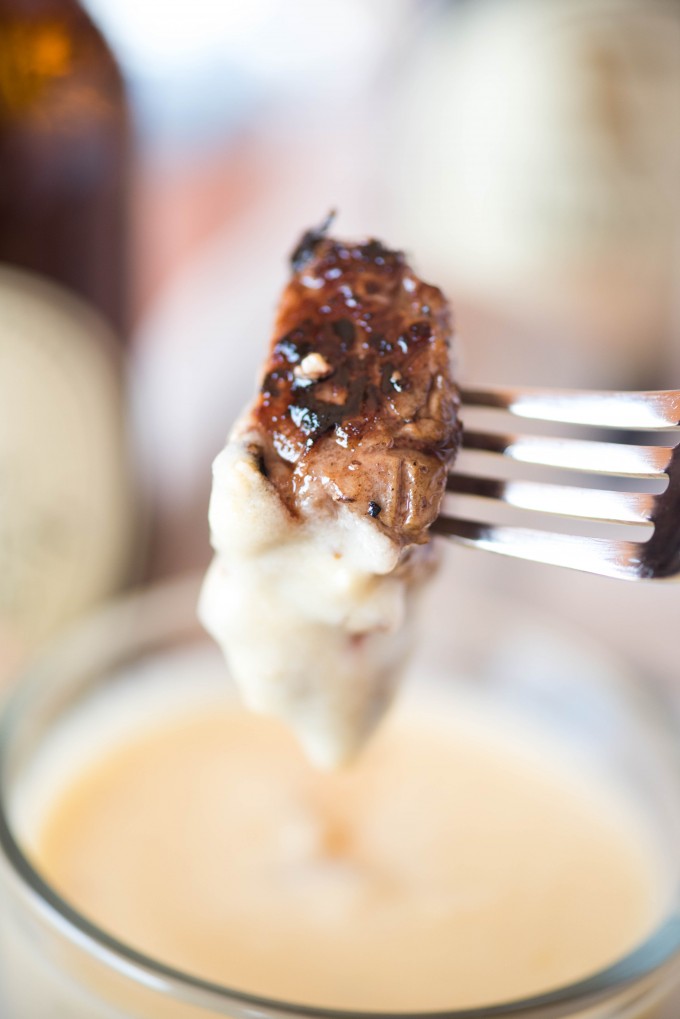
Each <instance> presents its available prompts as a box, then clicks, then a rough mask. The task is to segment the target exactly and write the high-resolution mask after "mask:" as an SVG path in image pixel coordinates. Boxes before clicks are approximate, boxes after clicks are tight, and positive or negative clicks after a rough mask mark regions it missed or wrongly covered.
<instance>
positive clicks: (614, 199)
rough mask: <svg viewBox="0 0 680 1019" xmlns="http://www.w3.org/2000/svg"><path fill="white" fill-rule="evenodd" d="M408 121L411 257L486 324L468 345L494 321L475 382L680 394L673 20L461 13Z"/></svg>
mask: <svg viewBox="0 0 680 1019" xmlns="http://www.w3.org/2000/svg"><path fill="white" fill-rule="evenodd" d="M396 114H397V117H396V120H397V121H398V123H397V125H396V128H395V130H394V147H393V151H395V150H396V156H395V158H394V159H393V165H394V166H395V176H394V188H393V202H394V214H395V217H396V218H397V219H398V220H399V221H400V223H401V228H402V234H403V238H404V243H406V244H407V246H409V247H410V248H412V249H413V250H414V251H417V252H418V254H419V262H420V263H423V262H424V263H425V266H426V268H427V270H428V271H429V272H430V275H431V276H432V277H433V278H435V279H437V280H438V282H441V283H443V284H448V285H449V287H450V289H451V292H452V296H453V299H454V302H455V301H456V298H457V299H458V303H459V304H460V306H461V309H462V314H463V318H464V319H465V317H466V315H467V314H468V312H467V311H466V309H467V308H468V306H469V307H470V308H472V309H474V312H470V313H469V316H470V322H471V330H472V332H474V328H475V323H478V322H479V321H480V318H483V317H484V316H486V327H485V328H482V329H481V332H480V340H481V342H480V344H479V345H477V344H474V343H468V345H467V350H466V354H467V362H468V374H474V375H475V376H476V377H477V378H479V377H480V376H481V375H482V374H483V375H484V376H486V377H487V378H488V379H489V380H491V379H495V380H499V379H504V380H511V379H512V380H514V381H524V382H529V381H535V382H540V383H542V384H550V383H552V384H555V385H559V384H577V385H592V386H597V385H604V386H610V387H612V386H627V385H631V386H635V385H645V384H651V385H668V386H670V385H677V384H680V377H678V376H677V374H676V377H675V379H674V381H673V379H671V378H670V377H669V375H671V374H673V372H672V370H671V369H670V368H669V365H670V364H671V363H672V360H673V357H672V351H671V350H670V349H669V348H670V347H671V346H672V344H673V337H672V332H673V313H672V307H673V301H674V293H675V294H676V296H675V300H676V301H677V289H678V288H679V287H680V270H679V264H678V263H679V248H680V244H679V238H680V131H679V130H678V128H679V127H680V7H679V6H678V5H677V4H674V3H670V2H664V0H475V2H474V3H466V4H463V5H461V4H456V5H455V6H452V7H451V9H450V11H446V12H445V13H444V15H443V16H442V20H441V22H439V23H438V24H436V25H435V26H433V31H432V32H431V34H430V37H429V38H428V39H427V40H426V42H425V44H424V46H423V47H422V49H421V51H420V53H419V54H418V56H417V58H416V59H415V61H414V66H413V70H412V72H411V73H409V74H407V76H406V81H405V83H404V85H403V88H400V89H399V90H398V100H397V109H396ZM480 309H484V312H483V314H482V315H480ZM494 318H495V321H496V325H495V331H494V327H491V328H489V326H488V322H489V321H490V320H491V321H492V320H493V319H494ZM510 323H513V324H514V326H513V327H511V325H510ZM512 328H514V332H512ZM676 329H677V321H676ZM675 342H676V343H680V337H676V338H675ZM676 367H677V366H676Z"/></svg>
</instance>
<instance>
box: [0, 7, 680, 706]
mask: <svg viewBox="0 0 680 1019" xmlns="http://www.w3.org/2000/svg"><path fill="white" fill-rule="evenodd" d="M88 15H89V16H90V17H91V18H92V19H93V22H94V23H95V24H96V25H97V26H99V28H100V29H101V31H102V33H103V36H104V38H105V39H106V43H104V42H103V41H102V39H101V38H100V37H99V35H98V34H97V33H96V31H95V29H94V28H93V27H92V25H91V24H90V22H89V21H88V20H87V17H88ZM331 208H334V209H337V210H338V218H337V221H336V226H335V229H336V230H337V232H338V233H339V234H341V235H347V236H350V237H351V236H362V235H366V234H373V235H377V236H379V237H380V238H382V239H384V240H385V241H386V242H387V243H388V244H389V245H392V246H396V247H400V248H403V249H405V250H406V251H407V253H408V255H409V257H411V258H412V260H413V262H414V264H415V266H416V268H417V269H418V270H419V271H420V272H421V273H422V274H423V275H424V276H425V277H426V278H428V279H430V280H431V281H432V282H434V283H437V284H438V285H440V286H441V287H443V288H445V289H446V291H447V293H448V294H449V296H450V298H451V301H452V303H453V305H454V309H455V317H456V326H457V336H458V339H457V353H456V357H457V361H458V363H459V371H460V374H461V377H462V378H463V379H465V380H466V381H467V382H492V383H496V382H516V383H524V384H538V385H546V386H582V387H589V388H596V387H602V388H647V387H650V388H675V387H678V388H680V3H678V2H677V0H326V2H324V3H319V2H314V0H247V2H246V0H192V2H191V3H190V4H184V3H181V2H180V0H83V3H82V6H81V7H80V8H79V7H78V5H77V4H76V3H75V0H0V263H2V265H1V266H0V676H1V675H2V673H3V672H4V673H5V674H8V673H9V672H10V671H11V670H12V669H13V667H14V665H15V664H16V661H17V660H19V659H21V658H22V657H24V656H25V655H26V654H28V653H30V650H31V649H32V648H33V647H34V646H35V645H36V644H39V643H40V642H42V641H43V640H44V639H45V638H46V637H47V636H49V635H50V634H51V633H52V632H53V631H54V630H55V629H57V628H58V627H60V626H62V625H64V624H65V623H66V622H67V621H68V620H69V619H70V618H72V617H73V616H75V615H77V614H79V613H81V612H83V611H85V610H86V609H87V608H89V607H90V606H91V605H92V604H93V603H94V602H96V601H98V600H100V599H101V598H103V597H104V596H105V595H108V594H109V593H111V592H112V591H115V590H116V589H119V588H121V587H123V586H126V585H128V584H130V583H133V582H139V581H145V580H149V579H156V578H159V577H163V576H168V575H172V574H174V573H176V572H178V571H182V570H186V569H196V568H202V567H204V566H205V565H206V563H207V561H208V559H209V556H210V549H209V542H208V533H207V524H206V513H207V500H208V494H209V486H210V463H211V460H212V458H213V457H214V456H215V454H216V453H217V452H218V450H219V448H220V447H221V445H222V443H223V441H224V438H225V436H226V434H227V431H228V429H229V427H230V425H231V423H232V422H233V420H234V418H235V416H236V414H237V413H238V411H239V408H240V406H241V405H242V404H243V403H244V402H245V401H246V400H247V399H248V397H249V394H250V393H251V390H252V385H253V379H254V376H255V372H256V369H257V364H258V361H259V360H260V358H261V356H262V353H263V351H264V349H265V345H266V344H267V342H268V339H269V331H270V328H271V323H272V318H273V313H274V309H275V306H276V301H277V295H278V292H279V289H280V287H281V286H282V284H283V282H284V281H285V279H286V273H287V264H286V258H287V255H288V253H289V252H290V250H291V249H292V248H293V246H294V244H295V241H296V239H297V237H298V236H299V235H300V233H301V232H302V231H303V230H304V229H306V228H307V227H309V226H310V225H313V224H316V223H318V222H319V221H320V220H322V219H323V217H324V216H325V215H326V213H327V212H328V210H329V209H331ZM46 280H49V281H50V282H49V283H47V282H46ZM55 285H56V286H55ZM74 295H76V296H74ZM83 301H84V302H85V303H83ZM451 554H452V555H453V556H454V558H457V560H458V567H459V571H460V577H461V585H463V586H464V585H472V586H476V587H480V588H481V589H489V590H493V591H495V592H498V591H501V592H507V593H510V594H511V595H512V596H513V598H520V599H523V600H524V601H525V602H526V604H527V606H528V608H529V610H530V609H531V606H532V605H540V606H541V607H542V609H543V610H545V609H546V608H548V609H549V610H550V611H552V612H554V613H556V614H558V615H561V616H564V617H568V618H569V619H571V620H573V621H575V622H577V623H579V624H580V625H581V626H582V627H584V628H585V629H587V630H588V631H589V632H591V633H594V634H595V635H596V636H598V637H601V638H604V639H605V640H607V641H608V642H609V643H610V644H612V645H613V646H615V647H616V648H617V649H618V650H620V651H622V652H623V653H625V654H626V655H627V656H628V657H630V658H631V659H632V660H634V661H635V662H638V663H640V664H643V665H644V668H645V670H646V671H647V672H648V673H650V674H651V673H654V674H655V675H657V676H659V677H661V678H663V679H665V680H668V681H670V680H672V679H673V677H674V676H676V675H677V673H678V671H679V670H678V667H677V665H676V658H677V652H676V650H675V640H674V635H675V630H674V627H675V625H676V622H675V621H676V619H677V618H678V610H679V609H680V587H678V586H677V585H675V586H674V585H672V584H667V585H661V586H660V587H653V588H651V587H648V586H644V585H642V586H640V585H638V586H636V587H633V586H630V585H625V584H622V583H620V582H615V581H608V580H603V579H599V578H593V577H587V576H581V575H577V574H571V573H567V572H566V571H565V572H558V571H556V570H552V569H549V568H547V567H539V566H535V565H531V564H521V563H513V562H510V561H501V560H492V559H491V558H489V557H486V556H485V555H483V554H482V553H471V552H466V551H464V550H461V551H456V550H454V551H453V553H451ZM678 686H679V687H680V680H679V681H678Z"/></svg>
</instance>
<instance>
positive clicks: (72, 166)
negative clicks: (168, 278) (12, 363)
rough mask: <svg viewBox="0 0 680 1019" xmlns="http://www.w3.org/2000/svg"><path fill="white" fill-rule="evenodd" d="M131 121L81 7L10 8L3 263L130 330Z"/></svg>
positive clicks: (65, 3)
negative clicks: (58, 286)
mask: <svg viewBox="0 0 680 1019" xmlns="http://www.w3.org/2000/svg"><path fill="white" fill-rule="evenodd" d="M129 150H130V146H129V117H128V105H127V102H126V96H125V89H124V86H123V81H122V78H121V74H120V71H119V68H118V66H117V64H116V61H115V59H114V57H113V55H112V53H111V51H110V49H109V47H108V46H107V44H106V42H105V41H104V39H103V37H102V35H101V34H100V32H99V31H98V30H97V28H96V27H95V26H94V24H93V23H92V21H91V20H90V18H89V17H88V16H87V14H86V13H85V12H84V10H83V9H82V8H81V7H80V6H79V5H78V4H77V3H76V2H75V0H0V262H5V263H9V264H11V265H16V266H20V267H22V268H25V269H31V270H33V271H35V272H38V273H40V274H41V275H44V276H46V277H48V278H49V279H52V280H54V281H56V282H58V283H61V284H63V285H64V286H66V287H67V288H68V289H69V290H72V291H74V292H75V293H77V294H80V295H81V296H83V297H84V298H85V299H86V300H88V301H89V302H91V303H92V304H93V305H95V306H96V307H97V308H98V309H100V310H101V311H102V312H103V313H104V314H105V316H106V317H107V318H108V319H109V321H110V322H111V323H112V324H113V325H114V326H115V328H116V330H117V333H118V335H120V336H122V335H124V332H125V329H126V325H127V313H126V309H127V274H126V263H127V258H126V254H127V253H126V240H127V229H126V227H127V215H126V212H127V203H126V190H127V180H128V162H129Z"/></svg>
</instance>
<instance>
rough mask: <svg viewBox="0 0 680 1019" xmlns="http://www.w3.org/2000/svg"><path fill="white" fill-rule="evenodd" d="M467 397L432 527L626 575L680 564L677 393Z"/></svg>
mask: <svg viewBox="0 0 680 1019" xmlns="http://www.w3.org/2000/svg"><path fill="white" fill-rule="evenodd" d="M461 397H462V403H463V416H464V422H465V430H464V433H463V448H462V450H461V453H460V455H459V458H458V460H457V461H456V465H455V468H454V470H453V471H452V472H451V474H450V476H449V480H448V485H447V491H448V493H450V494H449V495H448V496H447V499H446V501H445V504H444V508H443V512H442V514H441V516H440V517H439V519H438V520H437V522H436V523H435V525H434V528H433V530H434V531H435V533H437V534H440V535H445V536H447V537H449V538H451V539H452V540H453V541H455V542H457V543H459V544H462V545H468V546H472V547H474V548H483V549H486V550H488V551H491V552H499V553H501V554H503V555H509V556H513V557H515V558H520V559H530V560H534V561H536V562H542V563H548V564H551V565H554V566H568V567H571V568H572V569H577V570H583V571H586V572H589V573H599V574H602V575H604V576H609V577H619V578H622V579H625V580H644V579H648V580H651V579H660V578H668V577H672V576H675V575H677V574H680V452H679V449H680V445H679V444H680V391H676V390H669V391H665V392H619V393H615V392H595V391H579V390H557V389H555V390H545V389H525V388H516V387H483V388H474V389H472V388H468V389H463V391H462V393H461ZM519 420H521V422H522V424H521V426H520V425H519V424H518V421H519Z"/></svg>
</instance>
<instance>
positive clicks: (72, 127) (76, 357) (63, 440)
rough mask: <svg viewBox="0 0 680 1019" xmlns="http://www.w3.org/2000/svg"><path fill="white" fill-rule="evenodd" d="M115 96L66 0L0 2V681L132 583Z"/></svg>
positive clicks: (120, 155) (94, 34)
mask: <svg viewBox="0 0 680 1019" xmlns="http://www.w3.org/2000/svg"><path fill="white" fill-rule="evenodd" d="M129 138H130V132H129V116H128V104H127V101H126V96H125V89H124V86H123V81H122V78H121V74H120V71H119V69H118V66H117V64H116V61H115V59H114V57H113V55H112V53H111V51H110V49H109V47H108V46H107V44H106V42H105V41H104V39H103V37H102V36H101V34H100V33H99V31H98V30H97V29H96V27H95V26H94V25H93V23H92V22H91V20H90V19H89V17H88V16H87V15H86V13H85V12H84V11H83V9H82V8H81V7H80V6H79V5H78V3H76V2H75V0H0V681H1V680H2V677H3V672H8V671H11V669H12V668H13V667H14V665H15V663H16V660H17V659H18V658H21V657H22V656H23V654H24V653H25V652H26V651H27V650H28V649H29V648H30V647H31V646H32V645H34V644H35V643H36V642H39V641H41V640H42V639H43V638H44V637H46V636H47V635H49V634H50V633H51V632H52V631H53V630H54V629H55V628H57V627H58V626H60V625H62V624H63V623H64V622H65V621H66V620H67V619H69V618H70V617H73V616H74V615H77V614H79V613H80V612H82V611H84V610H86V609H88V608H89V607H90V606H91V605H92V604H93V603H94V602H96V601H98V600H99V599H101V598H103V597H104V596H106V595H108V594H110V593H111V592H112V591H113V590H115V589H116V588H117V587H119V586H120V585H121V583H123V582H124V581H125V580H126V579H127V577H128V576H129V564H130V545H131V538H132V534H133V520H134V512H133V500H132V487H131V480H130V479H131V473H130V467H129V458H128V455H127V444H126V438H125V433H126V424H125V404H124V389H123V374H124V373H123V364H124V362H123V357H122V345H121V342H120V341H121V339H122V338H124V336H125V333H126V329H127V289H128V288H127V279H128V277H127V269H126V267H127V262H128V258H127V234H128V230H127V224H128V217H127V194H126V192H127V182H128V165H129V155H130V144H129Z"/></svg>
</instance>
